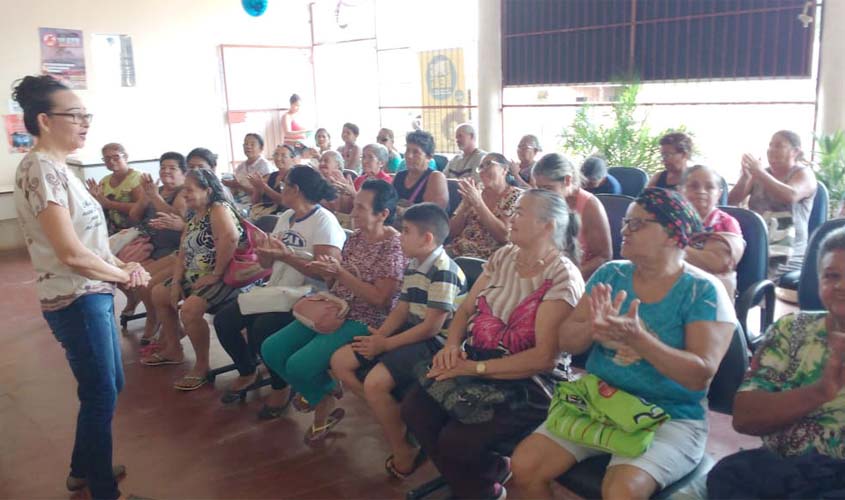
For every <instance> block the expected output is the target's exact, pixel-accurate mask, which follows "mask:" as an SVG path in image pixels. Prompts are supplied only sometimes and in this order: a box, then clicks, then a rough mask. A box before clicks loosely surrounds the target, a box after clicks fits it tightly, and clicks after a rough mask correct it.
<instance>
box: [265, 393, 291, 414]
mask: <svg viewBox="0 0 845 500" xmlns="http://www.w3.org/2000/svg"><path fill="white" fill-rule="evenodd" d="M293 396H294V394H293V391H291V393H290V395H289V396H288V400H287V401H286V402H285V404H283V405H282V406H271V405H268V404H266V403H265V404H264V406H262V407H261V409H260V410H258V420H273V419H275V418H279V417H281V416H282V415H283V414H284V413H285V410H287V409H288V406H290V403H291V401H293Z"/></svg>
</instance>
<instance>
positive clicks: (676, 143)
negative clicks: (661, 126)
mask: <svg viewBox="0 0 845 500" xmlns="http://www.w3.org/2000/svg"><path fill="white" fill-rule="evenodd" d="M660 145H661V146H672V147H673V148H675V150H676V151H678V152H681V153H684V154H686V155H687V156H691V155H692V138H690V136H688V135H687V134H684V133H682V132H672V133H671V134H666V135H664V136H663V137H661V138H660Z"/></svg>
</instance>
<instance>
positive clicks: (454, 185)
mask: <svg viewBox="0 0 845 500" xmlns="http://www.w3.org/2000/svg"><path fill="white" fill-rule="evenodd" d="M446 187H447V188H448V189H449V209H448V210H447V212H448V213H449V217H451V216H452V214H454V213H455V210H457V209H458V205H460V204H461V193H460V191H458V179H446Z"/></svg>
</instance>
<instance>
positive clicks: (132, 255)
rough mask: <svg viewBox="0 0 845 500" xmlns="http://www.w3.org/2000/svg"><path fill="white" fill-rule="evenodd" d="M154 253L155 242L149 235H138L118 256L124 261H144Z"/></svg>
mask: <svg viewBox="0 0 845 500" xmlns="http://www.w3.org/2000/svg"><path fill="white" fill-rule="evenodd" d="M152 254H153V244H152V243H150V237H149V236H138V237H137V238H135V239H134V240H132V241H130V242H129V243H127V244H126V246H124V247H123V248H122V249H120V251H119V252H117V255H116V257H117V258H118V259H120V260H122V261H123V262H144V261H145V260H147V259H149V258H150V255H152Z"/></svg>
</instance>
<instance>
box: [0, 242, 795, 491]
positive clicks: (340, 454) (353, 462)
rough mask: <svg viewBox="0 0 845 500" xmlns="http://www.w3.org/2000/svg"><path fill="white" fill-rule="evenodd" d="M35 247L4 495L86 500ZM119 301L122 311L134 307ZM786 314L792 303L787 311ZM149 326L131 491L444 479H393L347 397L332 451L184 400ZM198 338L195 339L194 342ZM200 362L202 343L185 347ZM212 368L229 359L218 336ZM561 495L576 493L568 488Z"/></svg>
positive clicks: (0, 288) (4, 388) (3, 461)
mask: <svg viewBox="0 0 845 500" xmlns="http://www.w3.org/2000/svg"><path fill="white" fill-rule="evenodd" d="M33 279H34V273H33V271H32V268H31V266H30V264H29V259H28V257H27V255H26V253H25V252H12V253H2V254H0V283H2V284H1V285H0V318H2V320H0V321H2V324H0V339H2V346H3V347H2V351H0V498H75V499H79V498H83V496H82V495H79V494H77V495H71V494H69V493H68V492H67V491H66V490H65V488H64V480H65V477H66V474H67V467H68V461H69V456H70V450H71V447H72V445H73V431H74V425H75V420H76V412H77V409H78V401H77V399H76V393H75V388H76V384H75V381H74V379H73V377H72V375H71V373H70V369H69V368H68V365H67V362H66V360H65V358H64V352H63V350H62V348H61V346H60V345H59V344H58V342H56V340H55V339H54V338H53V336H52V335H51V333H50V331H49V329H48V328H47V324H46V323H45V321H44V320H43V318H42V316H41V314H40V310H39V308H38V302H37V298H36V295H35V289H34V285H33ZM123 302H124V300H123V296H122V295H120V294H118V298H117V307H116V310H120V309H121V308H122V307H123ZM781 309H783V308H781ZM142 327H143V323H142V321H136V322H134V323H130V325H129V334H128V335H125V336H122V338H121V344H122V347H123V362H124V370H125V374H126V386H125V388H124V391H123V392H122V393H121V395H120V399H119V402H118V408H117V414H116V416H115V420H114V442H115V449H114V456H115V460H116V463H122V464H126V465H127V467H128V474H127V475H126V477H125V479H124V480H123V482H122V483H121V490H123V492H124V493H134V494H137V495H142V496H145V497H152V498H158V499H164V498H179V499H182V498H186V499H187V498H192V499H193V498H303V499H323V498H367V499H374V498H402V497H404V493H405V491H406V490H407V489H408V488H410V487H413V486H415V485H417V484H420V483H422V482H424V481H426V480H428V479H430V478H433V477H434V476H435V474H436V471H435V470H434V468H433V467H432V466H431V465H430V464H427V465H425V466H424V467H423V468H422V469H420V471H419V472H418V473H417V474H415V475H414V476H413V477H412V478H410V479H409V480H407V481H406V482H400V481H396V480H391V479H388V478H387V476H386V474H385V472H384V469H383V463H384V459H385V457H386V456H387V455H388V453H389V450H388V449H387V447H386V446H385V444H384V441H383V439H382V438H381V433H380V431H379V428H378V426H377V424H376V422H375V421H374V420H373V418H372V417H371V416H370V415H369V412H368V410H367V408H366V406H365V405H364V404H363V403H362V402H361V401H359V400H357V399H356V398H355V397H354V396H352V395H348V396H347V397H345V398H344V399H343V400H342V405H343V406H344V407H345V408H346V410H347V413H346V415H347V416H346V418H345V419H344V421H343V422H342V423H341V424H340V425H339V426H338V427H337V428H336V431H337V432H336V433H334V435H333V436H331V437H330V438H329V439H328V440H327V441H326V442H325V443H324V446H322V447H321V448H318V449H314V448H310V447H308V446H307V445H305V444H304V443H303V441H302V436H303V433H304V432H305V429H306V428H307V426H308V425H309V424H310V415H303V414H298V413H296V412H295V411H293V410H291V411H290V412H289V413H288V414H287V415H286V416H284V417H282V418H280V419H278V420H275V421H271V422H260V421H259V420H257V418H256V412H257V411H258V409H259V408H260V407H261V403H260V401H259V399H258V398H257V397H256V396H255V395H251V396H250V397H249V398H248V399H247V401H246V403H244V404H235V405H231V406H225V407H224V406H223V405H222V404H221V403H220V402H219V401H218V399H219V397H220V394H221V391H222V389H223V388H224V387H225V386H226V385H227V384H228V383H229V381H230V380H231V379H232V378H233V377H234V373H228V374H225V375H221V376H220V377H218V378H217V381H216V384H215V386H214V387H211V386H206V387H203V388H201V389H200V390H197V391H195V392H191V393H182V392H178V391H176V390H174V389H173V388H172V387H171V386H172V383H173V381H175V380H176V379H177V378H179V377H180V376H181V375H182V374H184V373H185V372H186V371H187V370H188V368H189V364H188V363H186V364H184V365H179V366H169V367H155V368H152V367H146V366H143V365H141V364H140V363H139V362H138V354H137V352H138V337H139V336H140V330H141V329H142ZM186 342H187V341H186ZM185 352H186V357H187V358H189V361H190V358H191V356H192V352H191V349H190V348H186V349H185ZM211 359H212V366H220V365H223V364H225V363H226V362H227V360H228V358H227V356H226V354H225V352H224V351H223V350H222V348H221V347H220V345H219V344H218V343H217V340H216V338H215V336H214V335H212V355H211ZM758 443H759V440H757V439H756V438H750V437H748V436H741V435H739V434H737V433H735V432H734V431H733V429H732V428H731V425H730V419H729V418H728V417H725V416H723V415H713V416H712V419H711V434H710V440H709V443H708V447H707V448H708V451H709V452H710V453H711V454H713V455H714V456H716V457H717V458H719V457H722V456H725V455H727V454H730V453H732V452H734V451H736V450H738V449H740V448H748V447H754V446H756V445H757V444H758ZM556 493H557V496H558V497H560V498H576V497H574V495H572V494H571V493H569V492H568V491H566V490H564V489H563V488H562V487H559V488H558V489H557V492H556Z"/></svg>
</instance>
